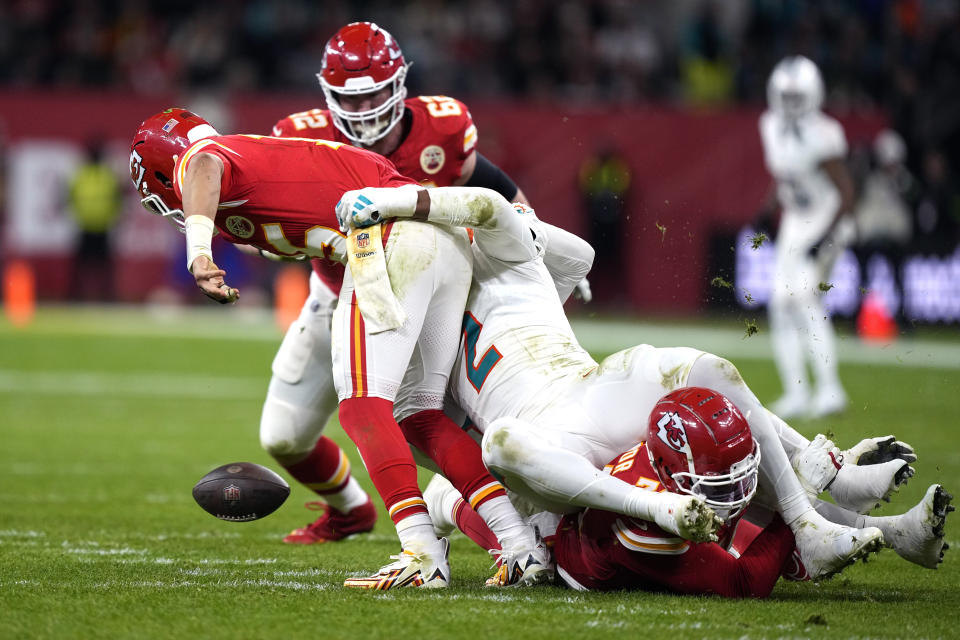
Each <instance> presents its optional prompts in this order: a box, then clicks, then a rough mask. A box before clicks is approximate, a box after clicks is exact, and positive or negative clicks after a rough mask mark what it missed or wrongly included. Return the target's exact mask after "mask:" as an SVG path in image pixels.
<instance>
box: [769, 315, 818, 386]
mask: <svg viewBox="0 0 960 640" xmlns="http://www.w3.org/2000/svg"><path fill="white" fill-rule="evenodd" d="M768 311H769V315H770V338H771V341H772V343H773V358H774V362H775V364H776V365H777V372H778V373H779V374H780V383H781V384H782V385H783V393H784V395H786V396H791V397H793V396H804V397H805V396H807V395H808V393H809V392H808V389H807V372H806V364H805V363H806V358H805V357H804V353H803V342H802V340H801V336H800V326H799V324H798V318H797V317H796V313H797V312H796V310H795V309H793V305H792V304H791V303H790V302H782V301H779V300H778V299H777V298H776V297H774V298H773V299H772V300H771V301H770V306H769V307H768Z"/></svg>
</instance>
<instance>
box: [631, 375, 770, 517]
mask: <svg viewBox="0 0 960 640" xmlns="http://www.w3.org/2000/svg"><path fill="white" fill-rule="evenodd" d="M648 427H649V435H648V436H647V452H648V454H649V455H650V463H651V464H652V465H653V468H654V469H655V470H656V471H657V474H658V475H659V476H660V481H661V482H662V483H663V486H664V488H666V489H667V490H668V491H673V492H674V493H686V494H689V495H693V496H697V497H699V498H702V499H703V501H704V502H705V503H706V504H707V506H709V507H710V508H711V509H713V510H714V511H715V512H716V513H717V515H719V516H720V517H721V518H723V519H724V520H725V521H727V522H728V523H730V522H731V521H732V520H734V519H735V518H736V517H738V516H739V515H740V514H741V513H743V511H744V509H745V508H746V506H747V504H749V502H750V499H751V498H753V494H754V493H756V491H757V472H758V470H759V467H760V449H759V448H758V447H757V445H756V443H755V442H754V441H753V435H752V434H751V433H750V425H748V424H747V421H746V419H745V418H744V417H743V414H741V413H740V410H739V409H737V407H736V406H734V404H733V403H732V402H730V400H728V399H727V398H726V397H725V396H723V395H721V394H719V393H717V392H716V391H712V390H710V389H705V388H703V387H685V388H683V389H677V390H676V391H673V392H671V393H668V394H667V395H665V396H664V397H663V398H661V399H660V401H659V402H657V404H656V406H655V407H654V408H653V411H652V412H650V419H649V424H648Z"/></svg>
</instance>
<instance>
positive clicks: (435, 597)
mask: <svg viewBox="0 0 960 640" xmlns="http://www.w3.org/2000/svg"><path fill="white" fill-rule="evenodd" d="M230 313H231V312H230V311H229V310H220V309H217V310H215V311H214V312H211V314H203V315H199V316H184V317H178V318H175V319H173V320H170V321H167V322H166V323H164V322H162V321H160V320H157V319H155V318H151V317H149V316H147V315H146V314H144V313H141V312H136V311H116V312H112V311H109V310H99V311H83V312H80V311H71V310H44V311H41V313H40V315H39V317H38V319H37V321H36V322H35V323H34V325H33V326H31V327H30V328H28V329H20V330H16V329H13V328H11V327H9V326H8V325H6V324H0V469H2V471H0V638H116V637H136V638H183V637H189V638H231V639H236V638H315V639H317V640H323V639H325V638H393V637H400V638H408V637H422V638H427V639H430V638H440V637H455V638H480V637H485V638H486V637H489V638H511V639H513V638H528V637H530V638H533V637H577V638H579V637H610V636H611V633H613V634H616V635H617V636H622V637H631V636H633V637H643V638H660V637H663V638H667V637H669V638H672V639H676V638H678V637H679V638H699V637H830V638H837V637H844V638H845V637H910V638H921V637H957V636H958V634H960V628H958V626H957V621H956V620H955V619H954V617H953V616H955V615H957V611H960V557H957V556H954V555H952V554H955V553H957V552H955V551H951V552H948V554H947V558H946V561H945V564H944V565H943V566H941V568H940V569H939V570H938V571H929V570H924V569H921V568H919V567H917V566H914V565H910V564H907V563H906V562H905V561H903V560H900V559H899V558H898V557H897V556H896V555H895V554H894V553H893V552H892V551H890V550H886V551H884V552H883V553H881V554H880V555H879V556H875V557H874V558H873V559H871V561H870V562H869V563H868V564H865V565H862V564H861V565H857V566H855V567H852V568H850V569H848V570H847V571H846V572H845V573H844V574H842V575H841V576H840V577H838V578H836V579H834V580H831V581H827V582H824V583H822V584H812V583H804V584H795V583H780V584H779V585H778V586H777V588H776V590H775V592H774V594H773V597H772V598H771V599H769V600H767V601H746V602H739V601H723V600H720V599H717V598H693V597H676V596H668V595H659V594H647V593H639V592H638V593H612V594H596V593H593V594H581V593H575V592H571V591H567V590H564V589H561V588H555V587H544V588H538V589H533V590H497V591H491V590H486V589H483V588H482V587H481V585H482V584H483V580H484V578H485V577H487V576H488V575H490V574H491V573H492V571H491V570H490V568H489V567H490V559H489V557H488V556H487V555H486V554H485V553H484V552H482V551H481V550H480V549H478V548H476V547H475V546H473V544H472V543H470V542H469V541H468V540H467V539H466V538H463V537H455V538H454V539H453V549H452V553H451V565H452V569H453V584H452V586H451V588H450V589H449V590H446V591H444V592H429V593H425V592H417V591H405V592H389V593H379V594H375V593H359V592H354V591H346V590H344V589H343V588H342V587H341V586H340V585H341V583H342V581H343V579H344V577H345V576H347V575H348V574H350V573H352V572H361V571H369V570H373V569H375V568H377V567H379V566H380V565H382V564H384V563H385V562H386V561H387V559H388V556H389V555H390V554H391V553H396V552H397V551H398V544H397V542H396V539H395V536H394V534H393V529H392V526H391V523H390V521H389V519H387V518H386V516H385V514H383V517H382V518H381V520H380V522H379V523H378V525H377V528H376V530H375V532H374V533H372V534H368V535H365V536H360V537H357V538H355V539H352V540H349V541H346V542H343V543H338V544H328V545H323V546H315V547H308V548H303V547H291V546H287V545H284V544H282V543H281V542H280V538H281V537H282V535H283V534H285V533H287V532H288V531H289V530H290V529H292V528H293V527H296V526H302V525H303V524H304V523H306V522H307V521H309V520H311V519H312V517H313V516H314V515H315V514H313V513H312V512H308V511H306V510H304V509H303V508H302V503H303V502H304V501H306V500H309V499H311V495H310V494H309V493H308V492H307V491H305V490H304V489H302V488H299V487H294V488H293V491H292V494H291V496H290V499H289V500H288V501H287V503H286V504H285V505H284V506H283V507H281V509H280V510H279V511H277V512H276V513H275V514H273V515H271V516H270V517H268V518H265V519H263V520H261V521H258V522H253V523H228V522H221V521H219V520H216V519H214V518H213V517H211V516H209V515H207V514H206V513H204V512H203V511H202V510H201V509H200V508H199V507H198V506H197V505H196V504H194V502H193V500H192V498H191V496H190V489H191V487H192V486H193V484H194V482H196V480H197V479H199V478H200V477H201V476H202V475H203V474H204V473H206V472H207V471H209V470H210V469H212V468H213V467H215V466H218V465H221V464H224V463H226V462H231V461H237V460H250V461H253V462H258V463H261V464H265V465H268V466H271V467H272V468H275V469H276V468H277V466H276V465H275V464H272V462H271V460H270V459H269V458H268V456H267V455H266V454H265V453H264V452H262V451H261V449H260V447H259V441H258V436H257V429H258V421H259V413H260V405H261V401H262V397H263V394H264V392H265V390H266V384H267V381H268V379H269V363H270V360H271V359H272V357H273V353H274V350H275V348H276V346H277V344H278V341H279V334H278V333H276V332H275V330H273V329H272V328H270V327H269V326H263V325H258V324H257V323H256V322H251V321H245V320H238V319H237V318H239V316H236V315H234V316H231V315H230ZM234 313H235V312H234ZM203 322H205V323H210V324H209V326H210V327H212V330H213V331H214V332H215V333H216V336H215V337H214V338H213V339H208V340H203V339H199V338H198V337H197V336H198V334H199V330H198V327H199V325H200V323H203ZM171 323H176V324H175V325H174V324H171ZM177 333H181V334H183V335H182V336H181V335H177ZM738 339H739V338H738ZM767 339H768V338H767V337H766V336H765V334H764V332H763V331H761V333H760V334H759V335H758V336H754V337H753V338H751V339H750V340H751V341H765V340H767ZM938 339H940V340H942V341H943V342H942V343H939V344H942V346H943V349H947V350H949V349H956V348H957V345H958V342H960V336H957V335H956V334H949V333H948V334H947V335H946V336H941V337H939V338H938ZM644 340H645V338H644V337H643V336H639V337H638V338H637V339H636V340H634V342H641V341H644ZM649 341H650V342H653V343H655V344H657V341H655V340H652V339H651V340H649ZM630 344H631V343H625V344H623V345H622V346H623V347H626V346H629V345H630ZM730 344H731V345H732V347H731V348H733V347H737V346H738V345H736V344H734V343H733V342H731V343H730ZM762 344H763V342H755V343H754V345H762ZM662 346H666V344H663V345H662ZM851 348H852V347H851ZM896 348H897V349H900V350H901V352H902V353H905V354H909V353H913V352H914V351H915V350H914V349H913V348H912V347H911V345H910V343H904V342H901V343H898V345H897V347H896ZM598 355H602V354H598ZM723 355H728V354H726V353H723ZM731 358H732V359H733V360H734V361H735V363H736V364H737V365H738V366H739V367H740V370H741V373H742V374H743V375H744V377H745V379H746V380H747V382H748V383H750V384H751V386H752V387H753V388H754V390H755V391H756V392H757V394H758V396H760V398H761V399H763V400H769V399H771V398H772V397H774V396H775V395H776V394H777V391H778V383H777V380H776V375H775V372H774V369H773V365H772V363H771V362H769V361H768V360H766V359H756V358H755V359H742V358H736V357H732V356H731ZM868 360H869V359H868ZM842 375H843V379H844V381H845V384H846V385H847V389H848V391H849V393H850V396H851V398H852V400H853V403H852V404H853V406H852V408H851V410H850V411H848V412H847V414H846V415H844V416H843V417H841V418H838V419H836V420H831V421H829V422H820V423H814V422H806V423H798V424H797V426H798V428H800V430H801V431H803V432H804V433H806V434H807V435H811V436H812V435H813V434H815V433H816V432H818V431H826V430H830V431H832V432H833V433H834V434H836V438H837V440H838V442H839V443H840V444H841V445H843V446H849V445H851V444H853V443H854V442H856V441H857V440H859V439H860V438H861V437H863V436H866V435H884V434H887V433H895V434H897V435H898V436H899V437H901V438H902V439H904V440H906V441H908V442H910V443H911V444H913V445H914V446H915V447H916V448H917V451H918V453H919V455H920V461H919V462H918V463H917V465H916V467H917V475H916V477H915V478H914V479H913V480H912V481H911V482H910V484H909V485H908V486H907V487H906V488H905V489H904V490H903V491H902V492H901V494H900V495H898V496H897V497H896V498H895V499H894V501H893V503H892V504H891V505H889V506H884V508H883V509H882V510H881V513H895V512H900V511H903V510H906V509H907V508H909V507H910V506H912V505H913V504H914V503H915V502H917V501H918V500H919V499H920V497H921V496H922V495H923V492H924V490H925V488H926V487H927V486H928V485H929V484H931V483H933V482H936V481H942V482H943V483H944V484H946V486H947V488H948V490H949V489H953V490H954V491H958V490H960V478H958V476H960V449H958V447H957V446H956V443H957V436H956V432H955V431H956V428H957V424H956V423H957V416H960V361H958V362H957V366H956V367H953V368H951V367H950V366H949V365H947V366H938V367H919V366H916V367H914V366H905V365H904V364H903V363H902V362H901V359H900V357H899V356H897V357H895V358H888V359H887V362H886V364H884V363H883V359H882V358H881V359H880V362H879V363H877V362H872V361H871V362H870V363H869V364H847V363H845V364H844V365H843V366H842ZM327 433H328V434H329V435H332V437H334V438H335V439H336V440H337V441H338V442H339V443H340V444H342V445H348V444H349V442H348V440H347V438H346V437H345V435H344V434H343V432H342V431H341V430H340V428H339V426H337V425H335V424H331V425H330V427H329V428H328V431H327ZM348 451H350V452H351V458H352V459H353V461H354V471H355V472H356V473H357V475H358V476H359V477H360V479H361V481H362V482H363V483H364V486H365V487H366V488H368V489H370V485H369V482H368V480H367V478H366V477H365V476H364V475H363V466H362V465H361V464H360V463H359V460H358V458H357V456H356V453H355V450H353V448H352V446H350V447H349V448H348ZM954 517H960V516H954ZM958 526H960V524H958V522H953V521H951V522H948V524H947V539H948V541H950V543H951V544H952V545H954V546H956V545H957V541H958V540H960V536H958V535H957V531H958V529H957V527H958ZM958 548H960V547H958Z"/></svg>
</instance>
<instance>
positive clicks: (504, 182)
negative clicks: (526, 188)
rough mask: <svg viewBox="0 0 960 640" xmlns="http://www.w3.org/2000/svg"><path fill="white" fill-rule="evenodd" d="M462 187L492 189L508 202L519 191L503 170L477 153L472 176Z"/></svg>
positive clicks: (511, 200)
mask: <svg viewBox="0 0 960 640" xmlns="http://www.w3.org/2000/svg"><path fill="white" fill-rule="evenodd" d="M464 186H467V187H486V188H487V189H493V190H494V191H496V192H497V193H499V194H500V195H502V196H503V197H504V198H506V199H507V200H509V201H510V202H513V199H514V198H516V197H517V192H518V191H520V189H519V188H518V187H517V185H516V183H514V181H513V180H511V179H510V176H508V175H507V174H506V173H504V172H503V169H501V168H500V167H498V166H497V165H495V164H493V163H492V162H490V161H489V160H487V159H486V158H485V157H483V156H482V155H481V154H480V153H479V152H477V164H476V166H475V167H474V168H473V174H471V176H470V179H469V180H467V182H466V183H465V185H464Z"/></svg>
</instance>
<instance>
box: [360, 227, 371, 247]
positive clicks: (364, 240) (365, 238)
mask: <svg viewBox="0 0 960 640" xmlns="http://www.w3.org/2000/svg"><path fill="white" fill-rule="evenodd" d="M368 244H370V234H369V233H367V232H366V231H364V232H363V233H361V234H359V235H357V248H358V249H366V248H367V245H368Z"/></svg>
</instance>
